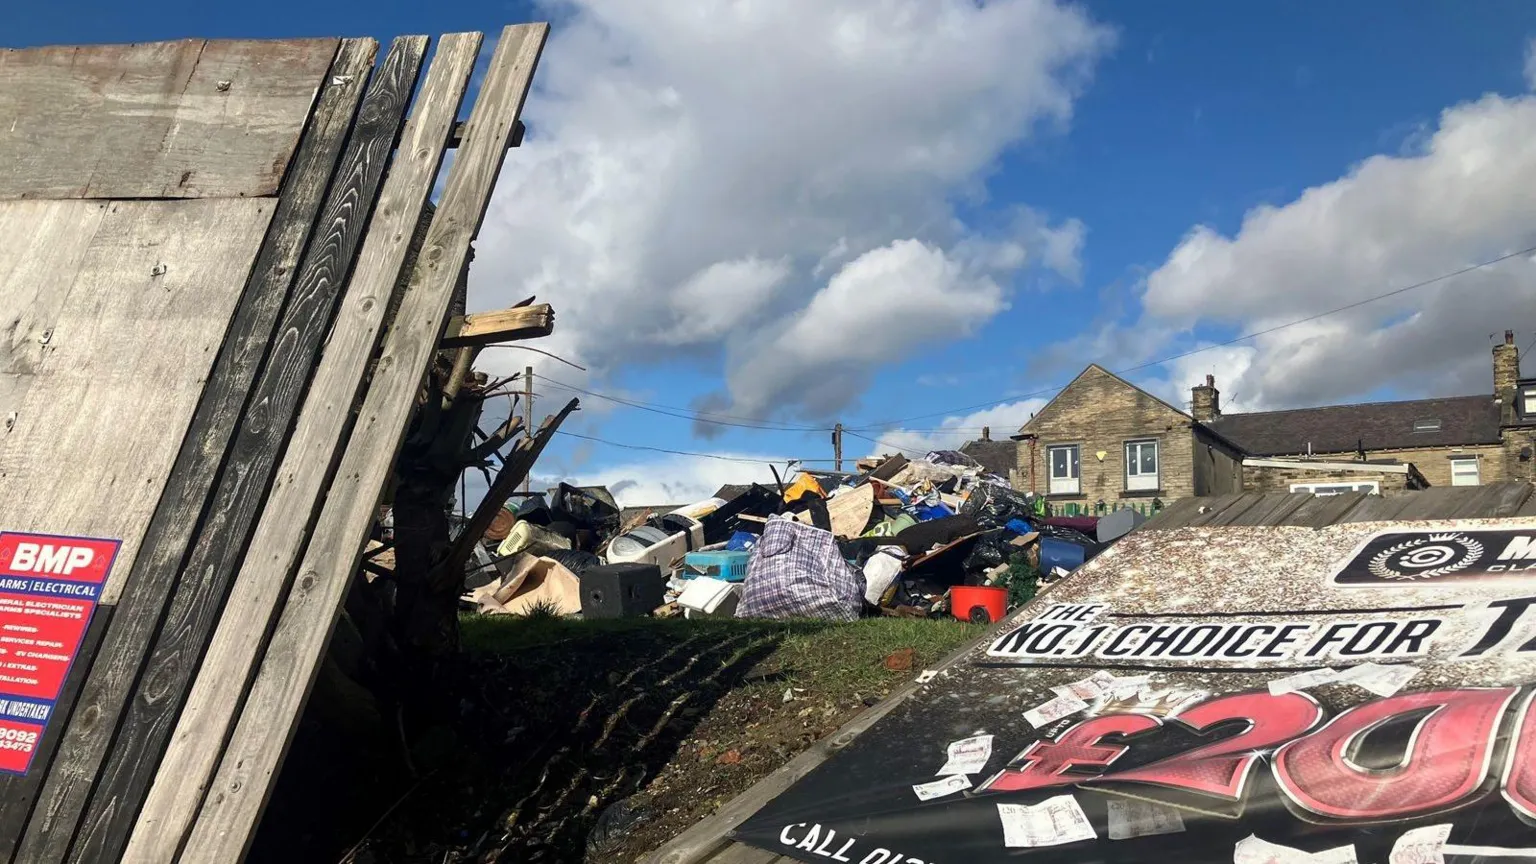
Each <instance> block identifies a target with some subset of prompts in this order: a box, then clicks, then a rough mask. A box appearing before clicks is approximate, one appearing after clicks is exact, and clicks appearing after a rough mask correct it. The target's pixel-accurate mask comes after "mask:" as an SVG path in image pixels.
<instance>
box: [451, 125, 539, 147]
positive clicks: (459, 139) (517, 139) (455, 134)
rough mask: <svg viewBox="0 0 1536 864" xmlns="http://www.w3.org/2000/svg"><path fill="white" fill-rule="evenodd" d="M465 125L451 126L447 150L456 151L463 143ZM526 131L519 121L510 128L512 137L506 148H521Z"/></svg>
mask: <svg viewBox="0 0 1536 864" xmlns="http://www.w3.org/2000/svg"><path fill="white" fill-rule="evenodd" d="M467 125H468V124H466V123H455V124H453V131H452V132H450V133H449V134H448V149H449V150H457V149H459V147H460V146H461V145H462V144H463V143H464V128H465V127H466V126H467ZM527 131H528V130H527V128H525V127H524V126H523V121H521V120H519V121H517V125H516V126H513V127H512V137H511V138H510V139H508V141H507V146H508V147H521V146H523V135H524V134H526V133H527Z"/></svg>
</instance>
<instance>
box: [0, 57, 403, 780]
mask: <svg viewBox="0 0 1536 864" xmlns="http://www.w3.org/2000/svg"><path fill="white" fill-rule="evenodd" d="M376 50H377V43H375V42H374V41H373V40H371V39H369V40H349V41H348V42H346V43H344V44H343V46H342V51H341V52H340V54H339V55H338V58H337V65H336V67H335V69H334V71H335V72H336V73H337V74H338V75H340V76H343V77H345V76H349V75H352V76H365V75H366V73H367V70H368V68H369V67H370V66H371V65H372V63H373V57H374V53H375V51H376ZM363 80H364V79H363V78H361V77H359V78H357V79H356V80H355V81H352V82H347V81H339V82H333V83H330V84H328V85H327V87H326V88H325V90H324V92H322V94H321V97H320V100H319V102H318V105H317V107H316V112H315V115H314V117H313V118H312V119H311V122H310V124H309V128H308V131H307V133H306V135H305V141H304V145H303V146H302V147H301V148H300V150H299V152H298V155H297V156H296V158H295V160H294V163H293V171H292V172H291V173H290V175H289V177H288V178H287V179H286V180H285V182H284V186H283V190H282V192H283V195H282V198H281V199H280V200H279V201H278V202H277V206H276V213H275V215H274V216H273V218H272V222H271V225H270V226H269V228H268V230H267V234H266V237H265V240H264V241H263V243H262V246H261V251H260V253H259V254H258V255H257V258H256V263H255V266H254V267H253V268H252V269H251V277H250V282H249V284H248V287H247V288H246V290H245V291H244V292H243V294H242V296H241V298H240V304H239V307H238V308H237V309H236V312H235V315H234V319H233V321H232V322H231V323H230V325H229V328H228V332H227V334H226V337H225V339H224V342H223V345H222V346H221V347H220V348H219V354H218V359H217V360H216V361H215V363H214V367H213V372H212V374H211V376H209V380H210V384H209V385H208V386H207V387H205V388H204V389H203V391H202V395H201V398H200V399H199V402H198V405H197V409H196V412H195V413H194V415H193V418H192V422H191V426H190V428H189V430H188V432H187V435H186V436H185V438H184V439H183V440H182V441H181V447H180V451H179V453H178V454H177V456H176V461H175V463H174V466H173V467H172V468H171V470H170V477H169V480H168V481H167V483H166V487H165V489H166V491H165V493H164V495H163V496H161V499H160V504H159V505H158V506H157V507H156V509H155V511H154V515H153V517H152V518H151V519H150V522H149V528H148V530H147V531H146V532H145V536H144V544H143V545H144V548H145V550H146V554H145V555H144V556H143V558H142V559H135V560H134V561H133V562H132V566H133V567H134V568H136V570H130V569H129V568H128V566H127V565H126V564H125V563H124V562H123V561H122V560H121V559H119V562H118V567H119V568H121V569H118V570H115V571H114V573H128V574H129V577H128V579H127V583H128V584H129V585H132V586H136V588H135V591H136V592H137V598H136V599H134V598H130V599H131V602H129V603H127V604H125V605H127V606H130V607H133V608H142V609H150V610H152V613H150V614H146V615H141V616H140V617H138V618H130V619H128V620H127V623H120V624H118V625H117V628H118V629H117V634H118V635H117V636H116V638H115V639H114V640H112V641H111V642H110V644H111V645H112V646H114V650H113V652H112V653H110V654H108V655H105V662H104V663H102V664H101V666H99V667H95V672H96V674H97V676H98V677H96V681H97V682H98V683H97V685H96V689H95V690H94V691H93V693H92V694H91V697H90V699H88V700H86V704H87V705H88V706H97V707H94V708H88V710H86V711H84V712H82V718H83V719H82V721H81V722H82V727H81V728H82V729H84V730H85V731H84V732H83V733H80V732H77V733H76V734H87V735H95V734H108V733H110V732H111V725H112V724H106V728H105V729H104V730H101V731H100V732H96V731H93V730H96V729H97V728H98V727H100V726H101V725H102V724H100V723H99V722H98V720H97V715H98V714H99V712H100V710H101V709H100V707H99V706H100V705H101V704H114V705H115V704H120V702H121V700H122V699H123V698H125V695H124V694H125V693H126V687H127V686H128V684H129V683H131V680H132V676H133V675H134V674H136V668H137V665H136V664H137V661H138V660H142V658H143V652H144V651H145V650H146V649H147V647H148V646H147V640H148V638H149V633H150V628H153V627H154V626H155V623H156V622H157V621H158V619H159V614H160V611H161V610H162V609H163V607H164V603H165V592H167V591H168V590H169V583H167V582H164V581H161V582H155V581H153V579H152V578H151V576H152V575H153V574H156V573H166V572H169V573H170V574H172V575H174V572H175V569H176V568H177V567H179V566H180V564H181V561H182V559H183V557H184V556H185V554H186V550H187V546H188V543H189V542H190V539H191V536H192V531H193V528H194V526H195V525H196V523H197V521H198V518H199V516H200V514H201V513H202V511H203V508H204V505H205V504H206V502H207V500H208V497H209V495H210V493H211V491H212V489H213V484H214V482H215V479H216V476H217V472H218V469H219V466H220V464H221V463H222V460H223V456H224V452H225V448H226V446H227V444H228V442H229V440H230V438H231V436H232V434H233V432H234V429H235V426H236V423H237V421H238V419H239V416H240V413H241V411H242V409H243V407H244V405H245V403H246V400H247V398H248V397H249V395H250V390H251V385H252V382H253V381H254V379H255V377H256V372H257V369H258V368H259V366H260V364H261V361H262V358H263V356H264V354H265V352H266V348H267V345H268V343H269V342H270V340H271V337H272V332H273V328H274V327H275V325H276V323H277V319H278V314H279V312H280V311H281V309H282V306H283V303H284V302H285V300H286V299H287V296H288V288H289V286H290V284H291V283H292V279H293V272H294V270H295V269H296V267H297V264H298V261H299V257H300V255H301V254H302V253H303V250H304V247H305V245H306V244H307V243H308V240H309V236H310V231H311V228H312V226H313V224H314V222H315V218H316V216H317V214H318V212H319V208H320V205H321V202H322V201H323V200H324V197H325V191H326V187H327V185H328V184H329V182H330V176H331V173H332V171H333V170H334V168H335V165H336V160H337V159H338V158H339V156H340V154H341V150H342V145H343V143H344V142H345V140H346V135H347V130H348V129H349V128H350V127H351V125H352V118H353V116H354V115H355V113H356V111H357V104H358V102H359V100H360V98H361V93H362V89H363V88H362V85H363ZM61 203H65V202H61ZM68 203H71V204H72V206H76V207H96V206H101V205H97V204H94V203H92V202H68ZM4 206H7V207H9V206H32V205H30V204H27V205H21V204H7V205H4ZM167 270H168V272H169V267H167ZM171 338H176V337H175V336H174V335H173V336H172V337H171ZM122 584H123V581H122V580H117V581H113V582H109V584H108V588H107V597H108V602H112V601H114V600H115V598H116V597H117V595H118V593H119V591H120V588H121V586H122ZM104 681H106V682H116V683H114V684H110V685H109V689H108V691H106V692H104V691H103V690H102V689H101V688H102V687H103V684H102V682H104ZM112 688H115V689H112ZM114 694H115V695H114ZM103 700H104V701H103ZM114 716H115V715H114ZM71 755H72V756H73V755H74V754H73V753H72V754H71ZM42 773H43V772H41V771H39V772H37V775H38V776H33V775H29V776H28V777H27V778H26V779H27V780H28V781H29V782H31V783H33V784H36V783H38V782H40V780H41V776H40V775H41V774H42Z"/></svg>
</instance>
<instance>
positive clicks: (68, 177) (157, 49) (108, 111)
mask: <svg viewBox="0 0 1536 864" xmlns="http://www.w3.org/2000/svg"><path fill="white" fill-rule="evenodd" d="M336 49H337V40H335V39H290V40H284V41H206V40H202V39H189V40H184V41H181V42H149V43H139V44H134V45H88V46H83V47H77V46H63V47H52V48H28V49H25V50H19V51H18V50H5V51H0V199H5V198H215V197H230V198H233V197H247V198H249V197H255V196H262V195H271V194H273V193H274V192H276V191H277V189H278V186H279V184H280V183H281V181H282V179H283V174H284V172H285V171H286V169H287V167H288V162H289V159H290V158H291V157H292V155H293V151H294V148H295V147H296V146H297V145H298V140H299V133H300V131H301V130H302V129H303V128H304V122H305V119H306V118H307V117H308V116H309V113H310V108H311V107H312V106H313V104H314V99H315V94H316V92H317V91H318V90H319V89H320V85H321V83H322V81H323V80H324V76H325V73H326V70H327V69H328V68H329V67H330V65H331V59H332V58H333V57H334V56H335V55H336Z"/></svg>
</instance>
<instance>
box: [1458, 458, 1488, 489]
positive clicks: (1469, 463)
mask: <svg viewBox="0 0 1536 864" xmlns="http://www.w3.org/2000/svg"><path fill="white" fill-rule="evenodd" d="M1482 482H1483V481H1482V478H1481V476H1480V475H1479V474H1478V470H1477V457H1476V456H1465V457H1461V458H1458V459H1452V460H1451V485H1452V486H1478V485H1480V484H1481V483H1482Z"/></svg>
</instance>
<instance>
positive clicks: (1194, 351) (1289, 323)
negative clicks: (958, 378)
mask: <svg viewBox="0 0 1536 864" xmlns="http://www.w3.org/2000/svg"><path fill="white" fill-rule="evenodd" d="M1532 253H1536V246H1531V247H1528V248H1526V249H1521V250H1519V251H1517V252H1510V253H1508V254H1505V255H1500V256H1499V257H1497V258H1490V259H1488V260H1487V261H1482V262H1479V263H1477V264H1470V265H1468V266H1466V267H1463V268H1461V269H1460V270H1453V271H1451V272H1450V273H1444V274H1441V275H1439V276H1436V277H1434V278H1433V279H1425V280H1424V281H1422V282H1415V283H1413V284H1412V285H1407V286H1404V287H1402V288H1394V289H1393V290H1391V291H1384V292H1382V293H1380V294H1376V295H1373V296H1371V297H1367V298H1365V299H1364V300H1357V301H1355V302H1354V303H1349V304H1346V305H1344V306H1339V307H1337V308H1335V309H1329V310H1328V311H1326V312H1319V313H1317V314H1316V315H1308V316H1307V317H1305V318H1297V319H1296V320H1294V321H1287V322H1286V323H1284V324H1277V325H1275V326H1274V327H1267V328H1265V329H1263V330H1255V331H1254V332H1252V333H1245V334H1243V335H1241V336H1238V337H1236V338H1233V339H1228V340H1227V341H1225V342H1218V343H1216V344H1214V345H1206V346H1204V347H1202V348H1193V349H1191V350H1189V351H1183V352H1180V353H1178V354H1174V355H1172V356H1169V357H1164V358H1162V359H1160V360H1152V361H1149V362H1146V363H1141V364H1139V365H1136V366H1128V367H1126V368H1124V369H1116V370H1115V374H1116V375H1127V374H1129V373H1131V372H1139V371H1141V370H1143V369H1148V368H1151V367H1153V366H1161V365H1163V364H1164V363H1172V362H1173V361H1175V360H1182V359H1184V358H1185V357H1193V356H1194V355H1196V354H1203V353H1205V352H1206V351H1214V350H1215V349H1217V348H1226V347H1228V346H1231V345H1236V344H1237V343H1239V342H1246V341H1248V340H1249V339H1256V338H1258V337H1260V336H1268V335H1269V334H1271V333H1278V332H1279V331H1281V330H1285V329H1287V328H1290V327H1295V326H1297V325H1300V324H1308V323H1311V322H1313V321H1316V320H1318V319H1320V318H1326V317H1328V316H1329V315H1337V314H1339V313H1340V312H1348V311H1349V310H1351V309H1358V308H1360V307H1361V306H1365V305H1367V304H1370V303H1375V302H1377V301H1378V300H1385V299H1387V298H1389V297H1396V296H1398V295H1399V294H1406V293H1408V292H1409V291H1417V290H1418V289H1420V288H1426V287H1428V286H1430V285H1434V284H1436V283H1439V282H1444V281H1446V280H1447V279H1454V278H1456V277H1457V276H1462V275H1465V274H1467V273H1471V272H1472V271H1474V270H1481V269H1483V268H1484V267H1491V266H1493V265H1494V264H1498V263H1501V262H1504V261H1508V260H1509V259H1511V258H1519V257H1520V256H1522V255H1530V254H1532ZM1065 386H1066V385H1065V384H1060V385H1057V386H1055V387H1049V388H1046V389H1044V390H1036V391H1034V392H1033V393H1024V394H1020V395H1015V396H1005V397H1004V398H1002V399H994V400H992V401H990V402H980V403H977V404H975V405H968V406H965V407H963V408H950V409H947V410H944V411H935V412H933V413H930V414H917V415H914V416H911V417H903V418H901V419H899V420H884V421H881V422H879V423H871V424H868V425H866V426H858V427H853V428H857V429H863V430H874V429H879V428H881V427H888V426H899V425H901V424H902V423H910V422H912V421H913V420H926V419H929V418H932V417H947V416H951V415H954V414H960V413H964V412H967V411H980V410H981V409H983V408H992V407H994V406H997V405H1002V404H1003V403H1005V402H1017V401H1019V400H1021V399H1030V398H1033V397H1036V396H1044V395H1047V394H1053V393H1057V392H1059V391H1060V390H1061V389H1062V388H1063V387H1065ZM843 431H844V432H846V433H848V434H849V435H852V434H853V432H852V431H851V429H850V427H847V426H845V427H843Z"/></svg>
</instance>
